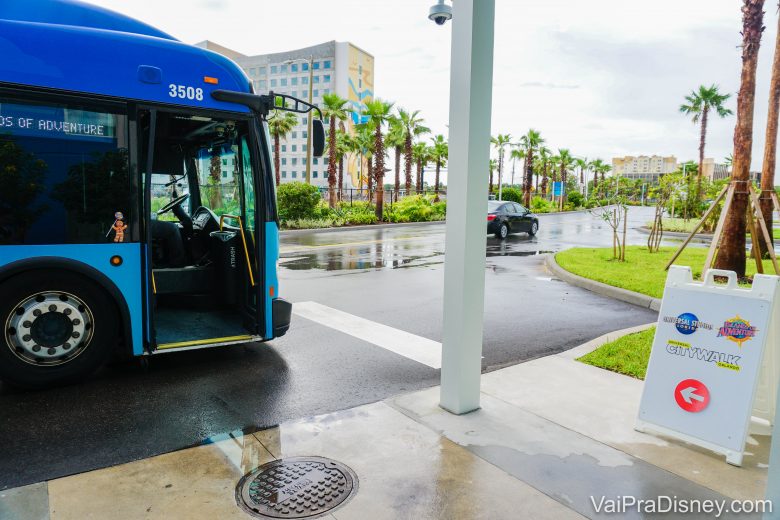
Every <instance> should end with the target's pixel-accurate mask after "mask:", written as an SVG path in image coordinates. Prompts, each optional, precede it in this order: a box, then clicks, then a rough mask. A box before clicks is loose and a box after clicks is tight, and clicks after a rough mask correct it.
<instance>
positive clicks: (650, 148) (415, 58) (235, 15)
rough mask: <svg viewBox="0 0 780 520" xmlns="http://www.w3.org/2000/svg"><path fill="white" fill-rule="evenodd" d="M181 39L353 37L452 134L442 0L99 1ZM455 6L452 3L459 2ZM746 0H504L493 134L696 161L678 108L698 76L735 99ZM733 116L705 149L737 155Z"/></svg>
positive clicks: (263, 43) (770, 43) (294, 44)
mask: <svg viewBox="0 0 780 520" xmlns="http://www.w3.org/2000/svg"><path fill="white" fill-rule="evenodd" d="M91 1H92V2H93V3H96V4H99V5H102V6H105V7H108V8H110V9H114V10H116V11H120V12H122V13H125V14H128V15H130V16H134V17H136V18H139V19H141V20H143V21H146V22H148V23H150V24H152V25H154V26H156V27H158V28H160V29H162V30H164V31H167V32H169V33H170V34H172V35H174V36H176V37H177V38H179V39H181V40H182V41H185V42H191V43H194V42H197V41H201V40H205V39H209V40H213V41H215V42H218V43H220V44H222V45H225V46H227V47H230V48H233V49H235V50H237V51H240V52H242V53H245V54H263V53H268V52H278V51H284V50H289V49H295V48H299V47H305V46H308V45H313V44H317V43H321V42H324V41H329V40H334V39H335V40H339V41H351V42H353V43H354V44H356V45H358V46H359V47H361V48H363V49H365V50H367V51H368V52H370V53H372V54H373V55H374V56H375V57H376V64H375V66H376V70H375V74H376V78H375V80H376V81H375V90H376V95H377V96H379V97H381V98H384V99H387V100H390V101H394V102H396V104H398V105H399V106H402V107H405V108H409V109H420V110H421V111H422V116H423V117H424V118H425V120H426V121H427V123H428V124H429V126H430V127H431V128H432V129H433V130H434V131H435V132H437V133H444V134H445V135H446V131H447V128H446V126H445V125H446V124H447V118H448V95H449V62H450V51H449V49H450V29H451V24H450V23H448V24H447V25H446V26H444V27H439V26H436V25H434V24H433V23H432V22H430V21H429V20H428V19H427V12H428V8H429V7H430V6H431V5H432V4H433V3H434V0H329V1H327V2H323V1H314V0H285V1H283V2H279V1H275V2H269V1H266V0H187V1H184V0H165V1H160V0H134V1H132V2H128V1H127V0H91ZM456 1H457V0H456ZM741 4H742V2H741V1H739V0H654V1H653V2H638V1H626V0H589V1H583V0H523V1H520V0H497V2H496V34H495V65H494V68H495V73H494V78H493V79H494V91H493V134H496V133H499V132H500V133H510V134H512V136H516V137H519V136H520V135H522V134H523V133H525V132H526V131H527V129H528V128H529V127H531V128H535V129H537V130H539V131H541V133H542V136H543V137H544V138H545V139H546V141H547V145H548V146H550V147H551V148H553V149H556V148H559V147H561V148H569V149H571V151H572V153H574V154H575V155H578V156H586V157H588V158H594V157H601V158H603V159H606V160H609V159H611V158H612V157H613V156H621V155H639V154H648V155H649V154H661V155H668V154H674V155H676V156H677V157H678V159H696V158H697V156H698V151H697V147H698V139H699V138H698V128H697V127H696V126H694V125H693V124H692V123H691V122H690V120H689V119H687V118H686V117H685V116H683V115H682V114H680V113H679V112H678V108H679V105H680V103H681V102H682V101H683V96H684V95H686V94H687V93H688V92H690V90H691V89H693V88H696V87H697V86H698V85H700V84H708V85H709V84H712V83H715V84H718V85H720V88H721V91H722V92H730V93H733V95H732V99H730V100H729V102H728V106H729V108H731V109H733V110H734V111H735V112H736V92H737V89H738V88H739V74H740V70H741V68H740V67H741V63H740V49H739V48H738V45H739V44H740V43H741V37H740V34H739V31H740V27H741V13H740V6H741ZM766 9H767V14H766V15H765V22H764V23H765V25H766V26H767V29H766V31H765V32H764V36H763V39H762V42H761V52H760V57H759V64H758V67H759V73H758V80H757V81H758V90H757V94H756V111H755V126H754V141H753V142H754V146H753V169H759V168H760V166H761V158H762V155H763V149H764V132H765V124H766V113H767V103H768V98H767V96H768V87H769V76H770V69H771V62H772V53H773V51H774V40H775V34H776V28H777V11H776V5H775V3H774V2H772V1H771V0H769V1H767V3H766ZM735 121H736V117H735V116H731V117H729V118H726V119H724V120H717V119H715V120H712V121H711V124H710V126H709V128H710V130H709V133H708V142H707V148H706V155H707V157H714V158H715V159H716V161H718V162H722V160H723V158H724V157H725V156H726V155H728V154H730V153H731V152H732V139H733V132H734V124H735Z"/></svg>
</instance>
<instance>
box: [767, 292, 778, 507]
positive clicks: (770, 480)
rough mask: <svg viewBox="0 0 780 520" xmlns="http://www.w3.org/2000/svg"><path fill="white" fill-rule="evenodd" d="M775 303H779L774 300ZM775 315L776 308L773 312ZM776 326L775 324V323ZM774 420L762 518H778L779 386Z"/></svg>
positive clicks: (769, 346) (768, 346)
mask: <svg viewBox="0 0 780 520" xmlns="http://www.w3.org/2000/svg"><path fill="white" fill-rule="evenodd" d="M775 305H780V303H778V302H775ZM774 314H775V316H777V314H778V313H777V310H775V312H774ZM775 326H777V325H775ZM771 347H772V345H771V344H769V345H767V348H771ZM775 406H776V407H777V409H776V411H775V420H774V424H773V425H772V446H771V448H770V451H769V469H768V470H767V478H766V495H765V498H766V499H767V500H770V501H771V502H772V511H771V512H770V511H765V512H764V515H763V518H764V520H770V519H771V520H776V519H780V435H778V428H780V425H778V421H780V386H779V387H778V389H777V399H776V400H775Z"/></svg>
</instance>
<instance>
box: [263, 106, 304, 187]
mask: <svg viewBox="0 0 780 520" xmlns="http://www.w3.org/2000/svg"><path fill="white" fill-rule="evenodd" d="M297 124H298V117H297V116H296V115H295V114H293V113H292V112H282V111H279V110H275V111H274V113H273V115H272V116H271V117H269V118H268V131H269V132H270V134H271V137H273V138H274V168H275V169H276V185H277V186H279V182H281V178H280V175H281V174H280V172H279V170H280V168H281V165H280V160H279V150H280V149H281V147H280V146H279V141H280V140H282V139H286V138H287V135H288V134H289V133H290V132H292V129H293V128H295V125H297Z"/></svg>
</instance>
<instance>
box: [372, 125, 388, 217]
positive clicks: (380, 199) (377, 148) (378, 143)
mask: <svg viewBox="0 0 780 520" xmlns="http://www.w3.org/2000/svg"><path fill="white" fill-rule="evenodd" d="M374 156H375V159H374V178H375V179H376V219H377V221H379V222H382V216H383V215H382V212H383V210H384V204H385V146H384V143H383V142H382V127H381V126H380V125H376V134H374Z"/></svg>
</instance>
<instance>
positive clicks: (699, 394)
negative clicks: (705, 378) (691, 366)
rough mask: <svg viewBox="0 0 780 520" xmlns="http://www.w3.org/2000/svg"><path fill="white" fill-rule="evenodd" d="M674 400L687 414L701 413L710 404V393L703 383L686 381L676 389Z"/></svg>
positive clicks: (694, 380)
mask: <svg viewBox="0 0 780 520" xmlns="http://www.w3.org/2000/svg"><path fill="white" fill-rule="evenodd" d="M674 400H675V401H677V405H678V406H679V407H680V408H682V409H683V410H685V411H686V412H691V413H696V412H701V411H702V410H704V409H705V408H707V405H708V404H710V391H709V389H708V388H707V387H706V386H705V385H704V383H702V382H701V381H697V380H696V379H685V380H684V381H680V383H679V384H678V385H677V387H676V388H675V389H674Z"/></svg>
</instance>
